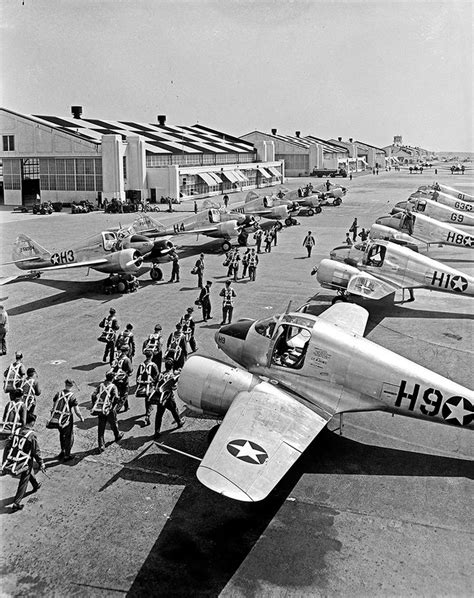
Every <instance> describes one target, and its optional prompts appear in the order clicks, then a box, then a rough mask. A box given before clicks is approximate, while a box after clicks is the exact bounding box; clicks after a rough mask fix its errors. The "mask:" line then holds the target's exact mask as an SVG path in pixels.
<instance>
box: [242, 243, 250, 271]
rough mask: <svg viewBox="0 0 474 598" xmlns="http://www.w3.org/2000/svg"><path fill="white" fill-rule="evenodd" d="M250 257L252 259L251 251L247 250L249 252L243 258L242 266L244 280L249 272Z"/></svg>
mask: <svg viewBox="0 0 474 598" xmlns="http://www.w3.org/2000/svg"><path fill="white" fill-rule="evenodd" d="M249 257H250V249H247V251H246V252H245V253H244V255H243V256H242V266H243V269H242V278H245V277H246V276H247V270H248V267H249Z"/></svg>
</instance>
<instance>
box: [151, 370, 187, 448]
mask: <svg viewBox="0 0 474 598" xmlns="http://www.w3.org/2000/svg"><path fill="white" fill-rule="evenodd" d="M177 381H178V376H177V375H176V374H175V373H174V372H173V362H172V361H171V360H167V361H165V371H164V372H163V373H162V374H161V375H160V378H159V380H158V385H157V390H156V395H157V399H156V400H157V401H158V402H157V405H156V416H155V439H158V438H159V437H160V430H161V422H162V420H163V414H164V412H165V410H166V409H168V410H169V411H170V412H171V415H172V416H173V418H174V421H175V422H176V425H177V427H178V428H182V427H183V426H184V418H181V417H180V416H179V413H178V407H177V405H176V401H175V400H174V391H175V390H176V384H177Z"/></svg>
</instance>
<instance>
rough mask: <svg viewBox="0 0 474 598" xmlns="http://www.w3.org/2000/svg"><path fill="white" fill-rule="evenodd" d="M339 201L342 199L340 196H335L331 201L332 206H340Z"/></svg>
mask: <svg viewBox="0 0 474 598" xmlns="http://www.w3.org/2000/svg"><path fill="white" fill-rule="evenodd" d="M341 203H342V200H341V198H340V197H336V198H335V199H334V201H333V202H332V205H333V206H340V205H341Z"/></svg>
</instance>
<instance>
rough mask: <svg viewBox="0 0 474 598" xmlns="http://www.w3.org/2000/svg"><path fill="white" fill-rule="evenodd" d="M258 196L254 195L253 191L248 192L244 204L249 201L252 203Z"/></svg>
mask: <svg viewBox="0 0 474 598" xmlns="http://www.w3.org/2000/svg"><path fill="white" fill-rule="evenodd" d="M258 197H259V196H258V194H257V193H255V191H249V192H248V193H247V195H246V196H245V202H244V203H248V202H249V201H253V200H254V199H258Z"/></svg>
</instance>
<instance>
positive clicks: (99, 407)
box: [91, 382, 116, 415]
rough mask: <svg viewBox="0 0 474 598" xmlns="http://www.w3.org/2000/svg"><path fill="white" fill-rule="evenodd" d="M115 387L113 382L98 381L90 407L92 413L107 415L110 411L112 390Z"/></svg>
mask: <svg viewBox="0 0 474 598" xmlns="http://www.w3.org/2000/svg"><path fill="white" fill-rule="evenodd" d="M114 389H116V387H115V385H114V384H106V383H104V382H101V383H100V386H99V389H98V391H97V399H96V402H95V403H94V406H93V407H92V409H91V413H92V415H99V414H103V415H108V414H109V413H110V412H111V411H112V407H113V402H112V391H113V390H114Z"/></svg>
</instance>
